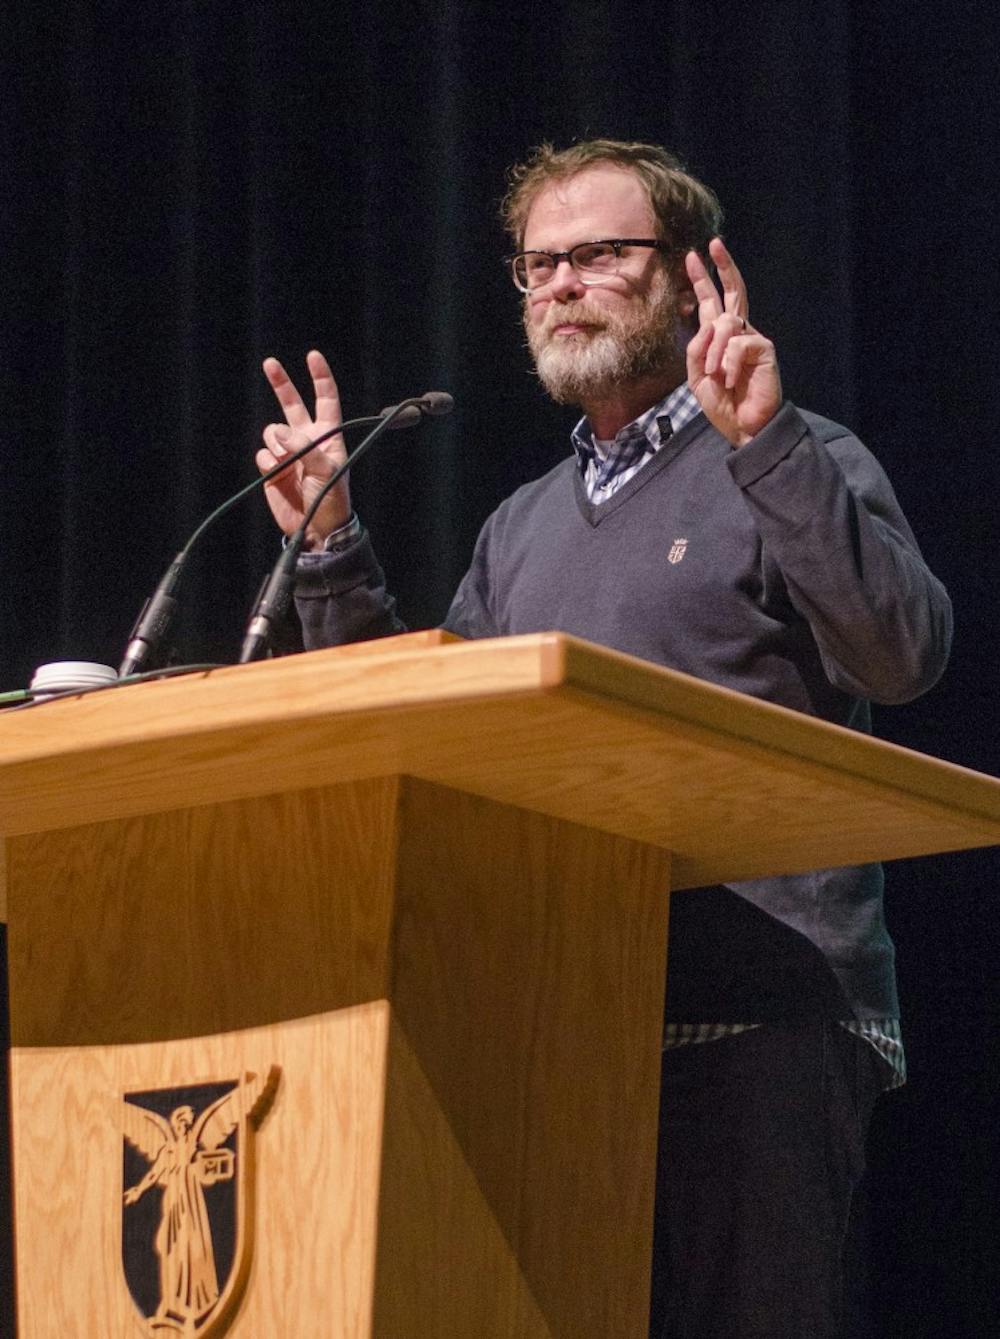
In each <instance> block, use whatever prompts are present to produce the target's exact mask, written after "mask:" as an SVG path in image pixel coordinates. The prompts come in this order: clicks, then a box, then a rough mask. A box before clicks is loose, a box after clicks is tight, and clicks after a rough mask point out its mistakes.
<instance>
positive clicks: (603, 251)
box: [504, 237, 673, 293]
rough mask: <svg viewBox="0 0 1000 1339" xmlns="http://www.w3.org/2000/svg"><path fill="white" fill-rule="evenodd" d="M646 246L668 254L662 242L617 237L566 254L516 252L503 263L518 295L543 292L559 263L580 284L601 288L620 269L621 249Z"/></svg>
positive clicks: (577, 246)
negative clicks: (567, 267) (566, 264)
mask: <svg viewBox="0 0 1000 1339" xmlns="http://www.w3.org/2000/svg"><path fill="white" fill-rule="evenodd" d="M625 246H648V247H651V248H653V250H655V251H671V250H673V248H672V247H671V246H669V245H668V244H667V243H666V242H657V241H655V240H653V239H652V238H648V237H617V238H615V239H614V240H612V241H605V242H579V243H578V244H577V245H576V246H571V247H570V249H569V250H568V251H520V252H518V254H517V255H516V256H508V257H507V260H506V261H505V262H504V263H505V264H506V265H508V266H509V267H510V277H511V278H512V279H513V280H514V283H515V284H516V285H517V287H518V288H519V289H520V290H521V292H522V293H531V292H532V291H533V290H534V289H536V288H543V287H544V286H545V285H546V284H547V283H548V282H549V280H550V279H552V278H554V277H555V272H556V270H557V269H558V268H559V265H560V263H561V262H562V261H564V260H568V261H569V263H570V264H571V265H572V266H573V269H574V270H576V272H577V274H578V275H579V276H580V282H581V283H582V284H591V285H593V284H603V283H604V282H605V281H606V280H608V279H610V278H611V277H612V276H613V275H616V274H617V273H618V271H619V269H620V267H621V261H622V247H625Z"/></svg>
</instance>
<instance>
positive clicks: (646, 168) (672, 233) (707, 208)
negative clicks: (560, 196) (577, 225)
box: [500, 139, 722, 252]
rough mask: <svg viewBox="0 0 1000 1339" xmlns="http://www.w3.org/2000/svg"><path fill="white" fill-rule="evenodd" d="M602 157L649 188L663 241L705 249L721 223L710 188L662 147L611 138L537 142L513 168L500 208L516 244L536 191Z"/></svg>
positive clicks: (687, 248)
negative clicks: (564, 145) (560, 144)
mask: <svg viewBox="0 0 1000 1339" xmlns="http://www.w3.org/2000/svg"><path fill="white" fill-rule="evenodd" d="M604 163H609V164H611V166H613V167H620V168H624V169H625V170H626V171H629V172H634V173H635V175H636V176H637V177H638V178H639V180H640V181H641V182H642V184H643V185H644V186H645V188H646V191H647V192H648V194H649V202H650V204H651V205H652V206H653V213H654V215H655V217H656V222H657V227H658V229H659V232H660V234H661V237H662V240H663V241H665V242H673V243H675V244H676V245H677V246H678V247H679V248H682V249H683V250H685V251H687V250H690V249H691V248H694V249H695V250H696V251H702V252H704V251H705V249H706V248H707V246H708V243H709V242H710V241H711V239H712V238H713V237H714V236H715V235H716V234H717V233H718V231H719V228H720V227H721V225H722V206H721V205H720V204H719V201H718V198H717V197H716V195H715V193H714V191H712V190H710V189H709V188H708V187H707V186H704V185H702V183H701V182H700V181H698V180H697V178H695V177H692V176H691V175H690V174H689V173H688V172H686V171H685V169H684V166H683V164H682V163H681V162H680V160H679V159H677V158H675V157H674V155H673V154H672V153H668V152H667V150H666V149H661V148H660V147H659V146H658V145H656V144H631V143H626V142H624V141H622V140H614V139H590V140H580V141H579V142H578V143H576V144H572V145H570V147H569V148H568V149H555V148H553V146H552V145H551V144H548V143H543V144H539V145H538V147H537V148H535V149H532V151H531V153H530V154H529V155H528V158H527V159H526V161H525V162H523V163H518V164H516V165H515V166H514V167H512V168H511V170H510V172H509V174H508V187H507V194H506V195H505V196H504V198H503V203H502V204H501V206H500V213H501V217H502V218H503V221H504V226H505V227H506V229H507V231H508V233H509V234H510V236H511V238H512V240H513V242H514V246H515V247H520V246H521V244H522V242H523V239H524V226H525V223H526V221H527V218H528V211H529V210H530V209H531V206H532V204H533V203H534V200H535V197H536V195H537V194H538V193H539V191H541V190H542V189H543V188H544V187H545V186H547V185H548V184H549V183H550V182H553V181H568V180H569V179H570V177H575V176H576V175H577V173H578V172H582V171H583V170H584V169H585V168H588V167H595V166H597V165H599V164H604Z"/></svg>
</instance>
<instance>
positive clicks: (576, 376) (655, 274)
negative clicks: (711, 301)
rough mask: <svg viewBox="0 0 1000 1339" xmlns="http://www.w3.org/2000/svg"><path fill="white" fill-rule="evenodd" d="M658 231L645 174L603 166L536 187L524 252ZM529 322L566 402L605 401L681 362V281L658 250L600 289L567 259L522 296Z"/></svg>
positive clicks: (541, 369) (539, 360)
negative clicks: (627, 385)
mask: <svg viewBox="0 0 1000 1339" xmlns="http://www.w3.org/2000/svg"><path fill="white" fill-rule="evenodd" d="M656 236H657V231H656V221H655V218H654V215H653V208H652V205H651V204H650V202H649V197H648V195H647V194H646V190H645V187H644V186H643V185H642V183H641V182H640V181H639V179H638V177H636V176H635V175H634V174H633V173H631V172H629V171H627V170H625V169H622V168H619V167H614V166H611V165H607V166H596V167H589V168H586V169H584V171H582V172H580V173H578V174H577V175H576V176H575V177H571V178H570V179H569V180H568V181H562V182H552V183H550V184H549V185H548V186H545V187H543V189H542V190H541V191H539V193H538V195H537V196H536V197H535V199H534V201H533V202H532V205H531V208H530V210H529V212H528V217H527V221H526V224H525V229H524V243H523V249H524V250H525V251H532V250H537V251H552V252H559V251H568V250H569V248H570V247H572V246H575V245H576V244H577V243H578V242H595V241H602V240H608V239H613V238H616V237H642V238H647V237H648V238H655V237H656ZM524 327H525V331H526V332H527V336H528V344H529V346H530V348H531V352H532V354H533V356H534V359H535V365H536V367H537V369H538V375H539V378H540V379H541V381H542V384H543V385H544V386H545V388H546V390H547V391H548V392H549V394H550V395H551V396H552V398H553V399H554V400H557V401H559V402H560V403H563V404H565V403H569V404H580V403H587V402H592V401H595V400H598V401H599V400H603V399H607V398H609V397H610V396H613V395H614V393H615V388H616V387H618V386H621V385H622V384H623V383H634V382H637V381H641V380H642V379H644V378H647V377H650V376H655V375H657V374H659V373H661V372H663V370H664V369H665V368H669V367H672V366H674V365H676V364H677V362H678V357H679V354H678V348H679V344H678V311H677V300H676V296H675V293H674V286H673V283H672V281H671V278H670V275H669V271H668V270H667V269H666V268H665V267H664V263H663V259H662V253H660V252H658V251H654V250H652V249H651V248H640V247H636V248H634V249H629V250H627V251H625V252H623V254H622V258H621V263H620V266H619V271H618V273H617V274H615V275H612V276H610V277H609V278H608V279H607V280H606V281H605V282H602V283H601V284H600V285H594V286H591V285H589V284H584V283H582V281H581V279H580V276H579V275H578V274H577V273H576V271H575V270H574V269H573V267H572V266H571V265H570V264H569V263H568V262H566V261H564V262H563V263H562V264H561V265H560V266H559V268H558V270H557V271H556V273H555V275H554V276H553V278H552V280H551V282H550V283H548V284H545V285H544V286H543V287H542V288H539V289H535V290H533V291H532V292H531V293H528V294H526V295H525V304H524Z"/></svg>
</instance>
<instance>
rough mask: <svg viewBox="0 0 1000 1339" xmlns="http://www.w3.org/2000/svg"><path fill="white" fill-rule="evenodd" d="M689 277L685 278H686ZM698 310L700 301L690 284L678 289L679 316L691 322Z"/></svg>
mask: <svg viewBox="0 0 1000 1339" xmlns="http://www.w3.org/2000/svg"><path fill="white" fill-rule="evenodd" d="M686 277H687V276H685V278H686ZM697 310H698V299H697V298H696V297H695V295H694V289H693V288H692V287H691V286H690V284H685V285H684V286H683V287H679V288H678V289H677V314H678V316H680V317H682V318H683V319H684V320H691V319H692V317H693V316H694V314H695V312H696V311H697Z"/></svg>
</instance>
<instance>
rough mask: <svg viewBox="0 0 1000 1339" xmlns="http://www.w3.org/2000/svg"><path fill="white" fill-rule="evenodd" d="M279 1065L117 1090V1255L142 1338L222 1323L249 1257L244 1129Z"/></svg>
mask: <svg viewBox="0 0 1000 1339" xmlns="http://www.w3.org/2000/svg"><path fill="white" fill-rule="evenodd" d="M280 1074H281V1071H280V1070H279V1069H278V1067H277V1066H276V1065H272V1066H271V1069H270V1072H269V1073H268V1075H267V1077H266V1078H261V1077H260V1076H258V1075H256V1074H245V1075H244V1076H243V1078H241V1079H231V1080H228V1081H226V1082H222V1083H201V1084H194V1085H191V1086H189V1087H184V1088H165V1089H159V1090H154V1091H152V1092H144V1093H126V1094H125V1095H124V1100H123V1102H122V1132H123V1134H124V1146H123V1155H124V1156H123V1167H122V1171H123V1185H124V1194H123V1197H122V1198H123V1207H122V1264H123V1266H124V1270H125V1281H126V1283H127V1284H128V1289H129V1292H130V1293H131V1295H132V1300H133V1302H134V1303H135V1305H136V1307H137V1308H138V1310H139V1313H140V1315H141V1316H142V1317H143V1320H144V1322H145V1329H146V1333H147V1335H149V1336H150V1339H164V1337H165V1336H167V1335H185V1336H191V1337H192V1339H193V1337H194V1336H197V1339H208V1336H211V1335H221V1334H222V1333H224V1331H225V1330H226V1329H227V1328H228V1325H229V1322H230V1321H231V1319H232V1317H233V1314H234V1313H235V1309H236V1305H237V1304H238V1302H239V1298H240V1294H241V1292H242V1288H243V1284H244V1282H245V1280H246V1276H247V1272H248V1270H249V1266H250V1250H251V1236H252V1224H253V1132H254V1130H255V1129H256V1128H257V1127H258V1126H259V1125H260V1123H261V1121H262V1120H263V1118H264V1116H265V1115H266V1113H267V1111H268V1108H269V1107H270V1105H271V1102H272V1101H273V1099H274V1094H275V1091H276V1090H277V1086H278V1080H279V1078H280Z"/></svg>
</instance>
